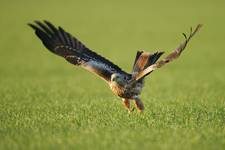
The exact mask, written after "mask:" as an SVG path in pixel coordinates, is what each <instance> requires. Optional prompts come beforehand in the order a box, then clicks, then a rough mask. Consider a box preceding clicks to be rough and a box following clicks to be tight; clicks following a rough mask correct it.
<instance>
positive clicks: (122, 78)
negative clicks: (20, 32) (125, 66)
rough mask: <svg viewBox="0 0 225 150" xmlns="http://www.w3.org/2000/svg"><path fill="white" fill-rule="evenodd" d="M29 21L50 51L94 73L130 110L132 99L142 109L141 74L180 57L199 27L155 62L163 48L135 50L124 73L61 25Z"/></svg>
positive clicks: (142, 79)
mask: <svg viewBox="0 0 225 150" xmlns="http://www.w3.org/2000/svg"><path fill="white" fill-rule="evenodd" d="M28 25H29V26H30V27H31V28H33V29H34V30H35V34H36V35H37V36H38V38H39V39H40V40H41V41H42V43H43V44H44V46H45V47H46V48H47V49H48V50H49V51H51V52H52V53H54V54H56V55H59V56H61V57H63V58H64V59H66V60H67V61H68V62H70V63H71V64H74V65H77V66H81V67H83V68H84V69H86V70H88V71H90V72H94V73H96V74H97V75H98V76H99V77H101V78H102V79H103V80H105V81H106V82H107V83H108V85H109V86H110V88H111V90H112V92H113V93H114V94H115V95H117V96H119V97H121V98H122V100H123V103H124V106H125V107H126V108H127V109H128V110H129V111H131V108H130V100H134V101H135V106H136V108H137V109H138V111H140V112H141V111H143V110H144V105H143V103H142V101H141V100H140V94H141V91H142V88H143V86H144V78H145V77H146V76H147V75H149V74H150V73H151V72H152V71H154V70H155V69H157V68H160V67H162V66H163V65H165V64H166V63H169V62H171V61H172V60H174V59H176V58H177V57H179V56H180V54H181V53H182V51H183V50H184V49H185V47H186V45H187V43H188V42H189V41H190V39H191V38H192V37H193V36H194V34H195V33H196V32H197V31H198V30H199V29H200V27H201V25H198V26H197V27H196V28H195V30H194V31H193V32H192V30H191V32H190V35H189V36H188V37H187V36H186V34H184V37H185V41H184V42H183V43H182V44H181V45H180V46H179V47H178V48H177V49H176V50H175V51H173V52H172V53H171V54H169V55H168V56H167V57H165V58H164V59H163V60H160V61H158V62H157V60H158V59H159V58H160V56H161V55H162V54H163V52H155V53H149V52H144V51H138V52H137V54H136V58H135V61H134V65H133V69H132V72H131V73H127V72H125V71H123V70H122V69H121V68H120V67H118V66H117V65H115V64H113V63H112V62H110V61H109V60H107V59H106V58H104V57H102V56H100V55H98V54H97V53H95V52H93V51H91V50H90V49H88V48H87V47H86V46H85V45H84V44H82V43H81V42H80V41H79V40H77V39H76V38H75V37H73V36H72V35H71V34H69V33H68V32H66V31H64V29H62V28H61V27H58V28H56V27H55V26H54V25H52V24H51V23H50V22H48V21H44V22H43V23H42V22H40V21H35V24H28Z"/></svg>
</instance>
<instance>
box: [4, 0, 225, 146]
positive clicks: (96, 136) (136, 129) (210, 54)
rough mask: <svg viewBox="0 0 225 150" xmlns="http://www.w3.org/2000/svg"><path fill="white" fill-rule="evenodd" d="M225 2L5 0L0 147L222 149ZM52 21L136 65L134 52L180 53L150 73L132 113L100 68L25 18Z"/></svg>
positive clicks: (122, 62) (97, 48) (224, 134)
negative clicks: (55, 50)
mask: <svg viewBox="0 0 225 150" xmlns="http://www.w3.org/2000/svg"><path fill="white" fill-rule="evenodd" d="M224 6H225V2H224V1H222V0H215V1H210V0H205V1H196V0H186V1H174V0H172V1H160V0H159V1H156V0H155V1H154V0H151V1H147V0H146V1H111V2H106V1H103V0H102V1H88V2H84V1H81V0H80V1H72V0H68V1H51V0H48V1H47V0H39V1H33V2H31V1H28V0H27V1H26V0H20V1H8V0H1V5H0V12H1V13H0V20H1V21H0V31H1V32H0V33H1V34H0V149H2V150H7V149H8V150H14V149H21V150H25V149H31V150H32V149H76V150H79V149H83V150H86V149H93V150H99V149H107V150H111V149H118V150H122V149H129V150H134V149H142V150H144V149H146V150H147V149H148V150H149V149H152V150H167V149H171V150H180V149H182V150H197V149H204V150H222V149H224V148H225V20H224V17H225V15H224V14H225V9H224ZM35 19H40V20H43V19H47V20H50V21H51V22H53V23H54V24H56V25H60V26H62V27H63V28H64V29H65V30H67V31H69V32H70V33H72V34H73V35H74V36H76V37H77V38H79V39H80V40H81V41H83V43H85V44H86V45H87V46H88V47H89V48H91V49H93V50H95V51H96V52H97V53H99V54H101V55H103V56H105V57H107V58H109V59H110V60H112V61H113V62H114V63H116V64H118V65H119V66H121V67H122V68H123V69H124V70H126V71H130V70H131V67H132V64H133V61H134V57H135V54H136V51H137V50H146V51H156V50H164V51H166V52H167V54H168V52H170V51H172V50H173V49H174V48H176V47H177V46H178V45H179V43H180V42H181V41H182V40H183V37H182V34H181V33H182V32H189V28H190V26H195V25H197V24H198V23H202V24H204V26H203V28H202V30H201V31H200V32H199V33H198V34H197V35H196V37H194V38H193V40H192V41H191V42H190V44H189V45H188V47H187V49H186V50H185V52H184V53H183V54H182V56H181V57H180V58H179V59H178V60H176V61H174V62H173V63H171V64H169V65H167V66H165V67H163V68H161V69H159V70H157V71H155V72H154V73H153V74H151V76H149V77H148V78H147V79H146V84H145V88H144V90H143V93H142V96H141V97H142V100H143V102H144V104H145V112H144V113H142V114H139V113H138V112H136V111H135V112H133V113H131V114H128V113H127V111H126V109H124V107H123V105H122V103H121V101H120V99H119V98H117V97H115V96H114V95H113V94H112V93H111V91H110V89H109V88H108V86H107V85H106V84H105V82H103V81H102V80H101V79H99V78H98V77H97V76H95V75H93V74H91V73H88V72H87V71H85V70H83V69H82V68H77V67H74V66H72V65H70V64H68V63H67V62H65V61H64V60H63V59H61V58H59V57H57V56H55V55H53V54H51V53H50V52H48V51H47V50H46V49H45V48H44V47H43V45H42V44H41V42H40V41H39V40H38V39H37V37H35V35H34V33H33V31H32V29H30V28H29V27H28V26H27V25H26V24H27V23H28V22H32V21H33V20H35Z"/></svg>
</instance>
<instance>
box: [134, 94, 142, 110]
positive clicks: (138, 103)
mask: <svg viewBox="0 0 225 150" xmlns="http://www.w3.org/2000/svg"><path fill="white" fill-rule="evenodd" d="M134 102H135V107H136V108H137V110H138V111H139V112H142V111H143V110H144V104H143V103H142V101H141V99H140V98H138V97H135V98H134Z"/></svg>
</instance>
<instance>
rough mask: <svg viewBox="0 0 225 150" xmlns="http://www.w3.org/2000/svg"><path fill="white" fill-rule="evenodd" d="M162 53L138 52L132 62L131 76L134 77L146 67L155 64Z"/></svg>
mask: <svg viewBox="0 0 225 150" xmlns="http://www.w3.org/2000/svg"><path fill="white" fill-rule="evenodd" d="M163 53H164V52H155V53H149V52H143V51H138V52H137V54H136V58H135V61H134V66H133V70H132V75H133V76H134V75H136V74H138V73H139V72H141V71H143V70H145V69H146V68H147V67H149V66H151V65H153V64H154V63H156V61H157V60H158V59H159V58H160V56H161V55H162V54H163ZM147 75H148V74H146V75H145V76H147ZM145 76H143V77H145Z"/></svg>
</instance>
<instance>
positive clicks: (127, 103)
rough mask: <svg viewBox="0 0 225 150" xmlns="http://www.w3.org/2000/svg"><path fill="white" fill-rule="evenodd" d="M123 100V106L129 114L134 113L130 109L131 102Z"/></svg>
mask: <svg viewBox="0 0 225 150" xmlns="http://www.w3.org/2000/svg"><path fill="white" fill-rule="evenodd" d="M122 100H123V105H124V106H125V107H126V108H127V109H128V111H129V112H132V110H131V108H130V100H129V99H125V98H123V99H122Z"/></svg>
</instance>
